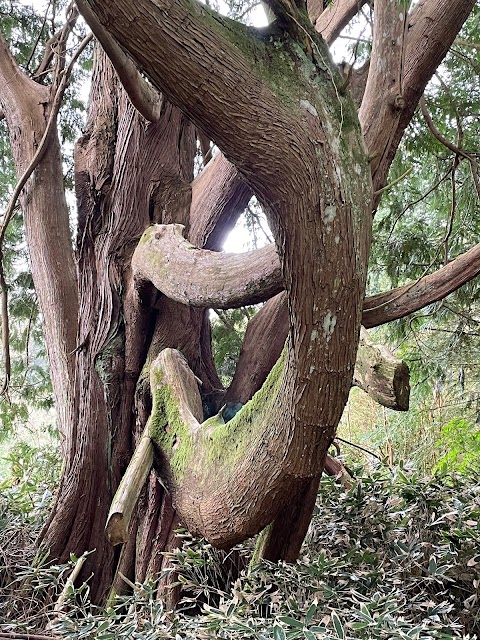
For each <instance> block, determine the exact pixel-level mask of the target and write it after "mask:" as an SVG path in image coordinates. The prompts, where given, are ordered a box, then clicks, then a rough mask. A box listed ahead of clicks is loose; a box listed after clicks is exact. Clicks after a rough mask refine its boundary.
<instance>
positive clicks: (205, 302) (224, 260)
mask: <svg viewBox="0 0 480 640" xmlns="http://www.w3.org/2000/svg"><path fill="white" fill-rule="evenodd" d="M182 233H183V226H182V225H178V224H177V225H154V226H152V227H150V228H149V229H147V231H146V232H145V233H144V235H143V237H142V239H141V240H140V242H139V244H138V246H137V248H136V249H135V253H134V255H133V258H132V270H133V273H134V275H135V277H136V279H137V280H138V281H140V282H141V281H145V280H146V281H149V282H151V283H152V284H153V285H154V286H155V287H156V288H157V289H158V290H159V291H161V292H162V293H164V294H165V295H166V296H167V297H169V298H171V299H172V300H175V301H176V302H180V303H182V304H190V305H192V306H198V307H218V308H220V309H225V308H232V307H239V306H243V303H244V299H245V293H246V291H245V283H246V282H247V283H248V284H247V290H248V297H249V300H250V304H255V303H257V302H263V301H264V300H268V298H271V297H272V296H273V295H275V294H276V293H278V292H279V291H281V289H282V285H281V281H282V278H281V274H280V263H279V260H278V256H277V254H276V251H275V247H274V246H273V245H268V246H266V247H263V248H262V249H258V250H256V251H249V252H247V253H243V254H234V253H230V254H226V253H217V252H214V251H206V250H203V249H197V248H195V247H194V246H193V245H191V244H190V243H189V242H188V241H187V240H185V239H184V238H183V235H182ZM171 265H175V268H174V269H172V268H170V267H171Z"/></svg>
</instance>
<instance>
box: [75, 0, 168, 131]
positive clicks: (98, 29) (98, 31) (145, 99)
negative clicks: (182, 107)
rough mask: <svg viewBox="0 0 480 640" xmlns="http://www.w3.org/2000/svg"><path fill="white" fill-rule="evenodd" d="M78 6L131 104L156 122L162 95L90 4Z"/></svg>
mask: <svg viewBox="0 0 480 640" xmlns="http://www.w3.org/2000/svg"><path fill="white" fill-rule="evenodd" d="M77 6H78V8H79V9H80V11H81V12H82V15H83V17H84V18H85V19H86V21H87V22H88V26H89V27H90V29H91V30H92V31H93V33H94V35H95V37H96V38H97V40H98V41H99V42H100V44H101V45H102V47H103V49H104V51H105V53H106V54H107V55H108V57H109V59H110V62H111V63H112V64H113V66H114V68H115V71H116V72H117V75H118V78H119V80H120V82H121V83H122V85H123V88H124V89H125V91H126V93H127V95H128V97H129V99H130V102H131V103H132V104H133V106H134V107H135V109H137V111H138V112H139V113H141V114H142V116H143V117H144V118H145V119H146V120H148V121H149V122H156V121H157V120H158V119H159V117H160V113H161V110H162V105H163V98H162V95H161V93H159V92H158V91H157V90H156V89H154V87H152V85H151V84H149V83H148V82H147V81H146V80H145V78H144V77H143V76H142V75H141V74H140V71H139V69H138V67H137V66H136V65H135V63H134V62H133V60H132V59H131V58H130V56H128V55H127V54H126V53H124V51H123V50H122V49H121V48H120V46H119V45H118V43H117V41H116V40H115V39H114V38H113V37H112V36H111V35H110V34H109V33H108V31H107V30H106V29H104V27H103V26H102V25H101V24H100V22H99V21H98V20H97V17H96V16H95V14H94V13H93V11H92V10H91V9H90V7H89V5H88V3H87V2H85V0H77Z"/></svg>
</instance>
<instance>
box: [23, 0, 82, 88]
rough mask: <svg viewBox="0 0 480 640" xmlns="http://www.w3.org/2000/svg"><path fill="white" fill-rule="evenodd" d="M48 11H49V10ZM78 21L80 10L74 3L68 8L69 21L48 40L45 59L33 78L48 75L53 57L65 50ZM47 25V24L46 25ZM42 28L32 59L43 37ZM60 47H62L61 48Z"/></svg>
mask: <svg viewBox="0 0 480 640" xmlns="http://www.w3.org/2000/svg"><path fill="white" fill-rule="evenodd" d="M47 11H48V9H47ZM45 18H46V14H45ZM77 20H78V9H77V8H76V6H75V4H74V3H73V2H72V4H70V5H69V7H68V8H67V21H66V23H65V24H64V25H63V26H62V28H61V29H59V30H58V31H57V32H56V33H54V34H53V36H52V37H51V38H50V39H49V40H47V43H46V45H45V49H44V52H43V58H42V60H41V62H40V64H39V65H38V67H37V68H36V69H35V71H34V72H33V73H32V77H33V78H39V77H40V76H43V75H44V74H45V73H47V72H48V71H49V67H50V63H51V61H52V58H53V56H54V55H55V51H56V49H58V48H60V49H64V43H65V42H66V40H67V38H68V36H69V35H70V33H71V31H72V29H73V27H74V26H75V24H76V22H77ZM44 25H45V23H44ZM44 25H43V26H42V30H41V31H40V34H39V36H38V40H37V42H36V43H35V46H34V48H33V51H32V55H31V57H33V55H34V52H35V48H36V46H37V44H38V41H39V39H40V37H41V34H42V31H43V27H44ZM59 45H60V47H59ZM28 64H30V60H29V62H28V63H27V67H28Z"/></svg>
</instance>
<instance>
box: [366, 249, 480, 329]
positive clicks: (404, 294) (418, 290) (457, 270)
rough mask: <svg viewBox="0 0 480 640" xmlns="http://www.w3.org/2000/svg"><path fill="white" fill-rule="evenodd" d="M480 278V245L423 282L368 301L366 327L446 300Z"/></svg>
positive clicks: (420, 281)
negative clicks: (474, 279)
mask: <svg viewBox="0 0 480 640" xmlns="http://www.w3.org/2000/svg"><path fill="white" fill-rule="evenodd" d="M479 274H480V244H477V245H476V246H475V247H473V248H472V249H470V250H469V251H467V252H466V253H463V254H462V255H460V256H458V257H457V258H455V259H454V260H452V261H451V262H449V263H448V264H447V265H445V266H444V267H442V268H441V269H438V270H437V271H435V272H434V273H432V274H430V275H428V276H425V277H424V278H422V279H421V280H419V281H417V282H414V283H410V284H407V285H404V286H402V287H398V288H397V289H392V290H391V291H388V292H387V293H380V294H378V295H376V296H371V297H369V298H366V300H365V302H364V305H363V316H362V323H363V325H364V326H365V327H367V328H370V327H377V326H379V325H381V324H385V323H386V322H391V321H392V320H398V318H403V317H405V316H407V315H409V314H411V313H413V312H414V311H418V310H419V309H422V308H423V307H426V306H427V305H429V304H432V303H433V302H438V301H439V300H442V299H443V298H445V297H446V296H447V295H449V294H450V293H453V292H454V291H456V290H457V289H458V288H459V287H461V286H462V285H464V284H466V283H467V282H470V280H472V279H473V278H475V277H476V276H477V275H479Z"/></svg>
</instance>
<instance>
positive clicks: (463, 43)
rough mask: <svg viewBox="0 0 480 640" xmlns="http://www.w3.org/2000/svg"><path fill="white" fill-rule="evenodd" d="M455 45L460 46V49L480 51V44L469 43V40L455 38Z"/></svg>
mask: <svg viewBox="0 0 480 640" xmlns="http://www.w3.org/2000/svg"><path fill="white" fill-rule="evenodd" d="M455 44H458V45H459V46H460V47H469V48H471V49H477V50H479V51H480V44H479V43H478V42H468V40H462V39H461V38H455Z"/></svg>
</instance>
